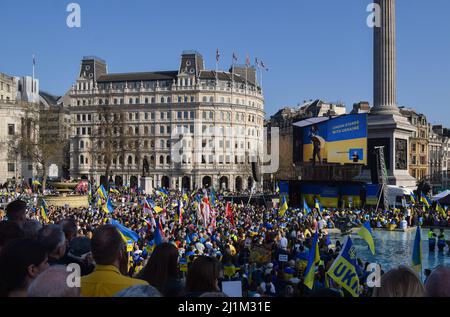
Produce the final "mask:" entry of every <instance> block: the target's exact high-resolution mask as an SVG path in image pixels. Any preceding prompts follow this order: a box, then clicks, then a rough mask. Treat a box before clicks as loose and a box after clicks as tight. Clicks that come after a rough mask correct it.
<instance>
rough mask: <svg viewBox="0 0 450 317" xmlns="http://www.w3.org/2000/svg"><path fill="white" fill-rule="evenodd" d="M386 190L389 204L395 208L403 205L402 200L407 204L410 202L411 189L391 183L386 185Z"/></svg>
mask: <svg viewBox="0 0 450 317" xmlns="http://www.w3.org/2000/svg"><path fill="white" fill-rule="evenodd" d="M387 192H388V202H389V206H390V207H395V208H400V207H402V206H403V202H402V200H404V201H406V204H409V203H410V202H411V199H410V196H411V194H413V193H414V192H413V191H412V189H409V188H406V187H398V186H392V185H388V190H387Z"/></svg>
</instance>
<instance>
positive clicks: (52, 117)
mask: <svg viewBox="0 0 450 317" xmlns="http://www.w3.org/2000/svg"><path fill="white" fill-rule="evenodd" d="M39 106H40V107H39V124H40V129H39V133H40V136H41V138H42V139H43V140H48V142H52V141H54V142H59V143H63V146H62V147H59V146H58V149H59V150H60V151H59V152H60V153H59V154H57V155H55V156H54V157H51V158H50V162H49V166H48V169H49V177H50V178H52V179H57V178H62V179H68V178H70V175H69V164H70V157H69V149H70V147H69V140H70V134H71V115H70V112H69V108H68V107H67V106H66V105H64V102H63V97H58V96H54V95H52V94H49V93H46V92H40V103H39Z"/></svg>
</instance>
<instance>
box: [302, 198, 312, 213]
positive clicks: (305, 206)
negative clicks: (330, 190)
mask: <svg viewBox="0 0 450 317" xmlns="http://www.w3.org/2000/svg"><path fill="white" fill-rule="evenodd" d="M303 213H304V214H306V215H308V214H310V213H311V208H309V206H308V204H307V203H306V199H305V198H303Z"/></svg>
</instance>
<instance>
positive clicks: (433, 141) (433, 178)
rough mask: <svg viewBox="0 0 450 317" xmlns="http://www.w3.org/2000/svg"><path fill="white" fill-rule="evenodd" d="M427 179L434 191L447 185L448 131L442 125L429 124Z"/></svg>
mask: <svg viewBox="0 0 450 317" xmlns="http://www.w3.org/2000/svg"><path fill="white" fill-rule="evenodd" d="M429 131H430V132H429V134H430V141H429V144H430V147H429V151H430V153H429V164H430V167H429V169H430V177H429V180H430V182H431V185H432V187H433V191H434V192H438V191H441V190H445V189H448V186H449V179H448V176H449V173H450V166H449V165H448V164H449V156H448V155H449V144H450V131H449V130H448V129H445V128H443V127H442V126H432V125H429Z"/></svg>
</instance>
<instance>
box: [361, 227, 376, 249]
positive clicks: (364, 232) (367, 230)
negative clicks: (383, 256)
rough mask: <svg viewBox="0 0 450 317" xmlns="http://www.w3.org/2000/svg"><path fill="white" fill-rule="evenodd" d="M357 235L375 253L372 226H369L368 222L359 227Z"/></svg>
mask: <svg viewBox="0 0 450 317" xmlns="http://www.w3.org/2000/svg"><path fill="white" fill-rule="evenodd" d="M358 235H359V236H361V237H362V238H363V239H364V240H365V241H366V242H367V244H368V245H369V248H370V251H371V252H372V254H373V255H375V243H374V242H373V235H372V228H371V227H370V222H369V221H366V222H365V223H364V224H363V225H362V227H361V229H360V230H359V232H358Z"/></svg>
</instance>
